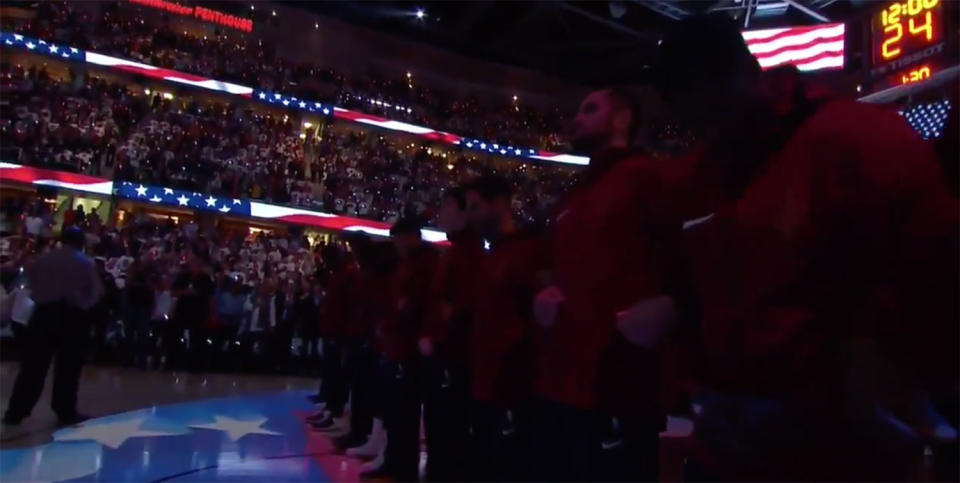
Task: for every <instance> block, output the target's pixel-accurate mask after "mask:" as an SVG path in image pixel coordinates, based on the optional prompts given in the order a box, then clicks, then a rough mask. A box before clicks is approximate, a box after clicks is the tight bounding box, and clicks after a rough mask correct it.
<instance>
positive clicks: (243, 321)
mask: <svg viewBox="0 0 960 483" xmlns="http://www.w3.org/2000/svg"><path fill="white" fill-rule="evenodd" d="M24 209H25V211H26V213H27V215H26V216H25V217H24V218H23V221H22V222H21V223H19V224H18V226H17V227H15V228H14V229H13V230H12V233H7V235H8V236H5V237H4V238H2V239H0V264H2V277H3V280H2V281H3V283H2V292H3V293H2V295H3V297H4V301H3V302H4V303H3V304H0V305H2V306H3V307H4V309H5V310H4V312H3V313H2V314H0V315H2V317H0V318H2V321H3V324H4V325H5V326H6V325H7V324H10V323H12V325H11V326H10V327H11V328H12V329H13V330H14V332H16V331H17V330H18V329H20V327H21V326H22V324H24V323H25V322H26V321H25V320H24V319H25V317H24V313H25V312H26V313H29V304H30V302H29V295H30V288H29V287H28V286H25V285H24V280H23V274H22V271H21V270H20V267H22V266H23V264H24V263H26V261H27V260H29V259H30V258H31V257H33V256H35V255H36V254H37V253H42V252H44V251H48V250H50V249H52V248H53V247H54V246H55V244H56V242H55V241H54V238H53V235H52V233H53V228H54V227H53V225H52V221H51V219H50V217H49V209H48V208H47V207H46V206H45V204H43V203H38V202H36V201H33V202H27V206H25V207H24ZM70 211H71V212H68V213H67V215H69V216H65V217H64V221H63V226H64V227H67V226H79V227H82V228H83V229H84V231H85V233H86V248H85V250H86V251H87V253H88V254H90V255H91V256H92V257H95V260H96V264H97V269H98V272H99V273H100V276H101V279H102V282H103V286H104V288H105V291H106V295H105V296H104V298H103V299H102V300H101V302H100V303H99V304H98V306H97V307H96V308H95V310H96V311H97V315H98V316H97V317H96V320H97V321H98V323H97V324H96V326H95V327H94V328H93V332H94V338H93V340H94V343H95V348H94V349H95V353H96V357H97V358H99V359H101V360H103V361H105V362H111V361H112V362H120V363H126V364H136V365H139V366H141V367H146V366H148V365H152V366H156V367H159V366H161V365H164V366H167V367H189V368H192V369H200V370H206V369H213V368H217V369H257V370H276V369H282V370H287V369H290V362H291V357H292V356H296V357H300V358H314V359H315V358H316V357H317V356H318V352H317V347H316V344H317V339H318V337H319V335H318V329H317V328H318V325H319V324H318V320H319V317H321V313H320V309H321V306H322V302H323V298H324V296H325V292H324V290H325V287H326V282H327V279H328V272H329V267H330V266H331V264H332V263H337V261H338V260H341V259H342V258H343V257H344V256H345V253H346V252H345V251H344V250H343V248H342V246H341V245H335V244H331V245H327V244H320V243H318V244H316V245H313V246H311V243H310V241H309V240H308V239H307V238H306V237H305V236H303V235H301V234H289V235H286V234H285V235H271V234H268V233H265V232H259V233H249V232H246V231H243V232H226V231H218V230H201V229H200V228H199V226H198V225H197V224H196V223H194V222H184V223H182V224H179V225H178V224H176V223H174V222H173V221H171V220H159V221H158V220H156V219H153V218H151V217H149V216H147V215H145V214H143V213H138V214H136V215H134V216H132V217H129V218H128V219H127V222H126V224H124V225H123V226H122V227H116V226H111V225H109V224H104V223H102V222H100V220H99V218H98V217H97V216H96V214H95V213H87V214H85V213H84V212H83V210H82V207H78V208H77V210H75V211H76V212H77V213H72V212H73V211H74V210H70ZM45 215H46V216H45ZM33 219H37V220H38V221H39V223H37V224H36V225H37V226H38V227H39V229H38V230H36V232H35V233H34V225H33V223H32V220H33ZM218 358H219V360H216V359H218ZM301 366H302V367H303V368H310V367H311V366H309V365H306V366H304V365H301ZM313 366H315V364H314V365H313Z"/></svg>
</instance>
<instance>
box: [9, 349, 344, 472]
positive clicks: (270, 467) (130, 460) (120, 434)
mask: <svg viewBox="0 0 960 483" xmlns="http://www.w3.org/2000/svg"><path fill="white" fill-rule="evenodd" d="M16 370H17V364H16V363H8V362H4V363H2V364H0V400H2V402H0V409H3V410H5V409H6V404H7V400H8V398H9V396H10V391H11V388H12V387H13V380H14V378H15V377H16ZM51 379H52V378H49V377H48V379H47V382H48V384H47V385H48V387H47V388H46V389H45V392H44V395H43V396H42V397H41V399H40V402H39V403H38V405H37V407H36V408H34V412H33V414H32V415H31V417H30V418H28V419H26V420H25V421H24V422H23V423H22V426H23V427H22V428H21V429H20V431H18V433H20V435H19V436H17V437H14V438H12V439H8V438H7V437H4V440H3V441H2V442H0V481H10V482H13V481H71V480H78V481H227V480H229V481H356V480H357V479H358V468H359V465H360V463H361V462H360V461H358V460H354V459H349V458H346V457H345V456H342V455H339V454H336V451H335V448H334V446H333V444H332V442H331V440H330V438H329V437H328V436H326V435H324V434H323V433H317V432H314V431H313V430H311V429H310V427H309V426H308V425H307V424H306V423H305V422H304V418H305V417H306V416H307V415H309V414H311V413H312V412H313V411H314V410H315V407H314V405H313V404H311V403H309V402H308V401H307V399H306V396H307V395H308V394H311V393H313V392H315V391H316V388H317V381H316V380H314V379H306V378H295V377H284V376H262V375H248V374H239V375H229V374H190V373H180V372H155V371H141V370H137V369H123V368H116V367H97V366H88V367H86V368H85V369H84V373H83V376H82V379H81V382H80V394H79V409H80V411H81V412H83V413H85V414H87V415H88V416H90V417H91V419H90V420H88V421H86V422H84V423H82V424H80V425H77V426H71V427H65V428H57V427H56V416H55V415H54V414H53V412H52V411H51V410H50V408H49V401H50V399H49V397H50V396H49V394H50V388H49V383H50V380H51Z"/></svg>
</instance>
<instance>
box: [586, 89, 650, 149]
mask: <svg viewBox="0 0 960 483" xmlns="http://www.w3.org/2000/svg"><path fill="white" fill-rule="evenodd" d="M636 118H637V116H636V112H635V107H634V105H633V102H632V100H631V99H630V97H629V96H627V95H626V94H624V93H623V92H620V91H618V90H616V89H602V90H598V91H593V92H591V93H589V94H587V97H584V98H583V101H582V102H580V107H579V108H578V109H577V115H576V117H574V119H573V128H572V132H571V136H570V142H571V143H572V144H573V146H574V148H575V149H576V150H578V151H580V152H584V153H591V154H592V153H596V152H597V151H600V150H602V149H608V148H625V147H627V146H629V145H630V140H631V138H632V136H633V131H634V127H635V126H634V124H635V123H636Z"/></svg>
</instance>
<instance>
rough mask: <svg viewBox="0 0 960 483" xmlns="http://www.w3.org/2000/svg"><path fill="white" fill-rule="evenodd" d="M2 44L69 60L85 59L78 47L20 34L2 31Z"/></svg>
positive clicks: (0, 42)
mask: <svg viewBox="0 0 960 483" xmlns="http://www.w3.org/2000/svg"><path fill="white" fill-rule="evenodd" d="M0 44H3V45H5V46H7V47H19V48H23V49H27V50H29V51H31V52H36V53H38V54H44V55H49V56H53V57H59V58H61V59H67V60H77V61H81V62H82V61H83V60H84V52H83V51H82V50H80V49H78V48H75V47H70V46H65V45H58V44H56V43H52V42H47V41H45V40H38V39H34V38H30V37H25V36H23V35H20V34H12V33H7V32H0Z"/></svg>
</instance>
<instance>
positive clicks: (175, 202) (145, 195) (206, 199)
mask: <svg viewBox="0 0 960 483" xmlns="http://www.w3.org/2000/svg"><path fill="white" fill-rule="evenodd" d="M114 194H115V195H116V196H117V197H118V198H126V199H130V200H134V201H139V202H142V203H153V204H158V205H167V206H176V207H180V208H189V209H194V210H202V211H215V212H217V213H221V214H224V215H233V216H250V201H248V200H242V199H238V198H229V197H226V196H214V195H211V194H208V193H199V192H196V191H188V190H180V189H174V188H165V187H162V186H151V185H144V184H140V183H131V182H130V181H122V182H119V183H117V187H116V191H115V193H114Z"/></svg>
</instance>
